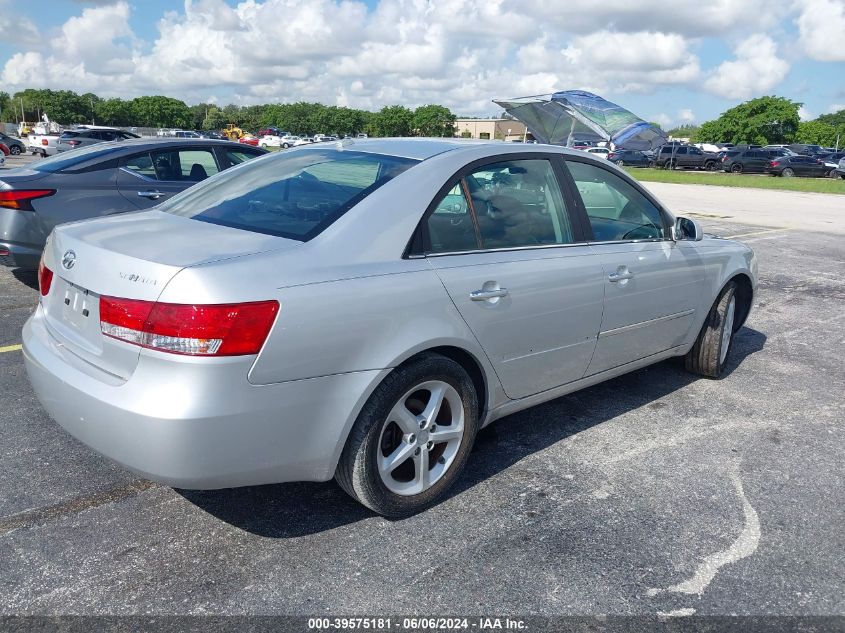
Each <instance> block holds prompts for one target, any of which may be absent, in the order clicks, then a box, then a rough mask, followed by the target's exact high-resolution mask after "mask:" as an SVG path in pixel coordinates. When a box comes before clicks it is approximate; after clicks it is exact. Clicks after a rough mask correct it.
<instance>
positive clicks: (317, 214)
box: [159, 149, 418, 241]
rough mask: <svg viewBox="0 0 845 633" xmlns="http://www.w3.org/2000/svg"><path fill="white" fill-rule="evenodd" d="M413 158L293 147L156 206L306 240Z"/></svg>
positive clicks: (219, 222) (168, 210)
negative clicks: (295, 148) (293, 148)
mask: <svg viewBox="0 0 845 633" xmlns="http://www.w3.org/2000/svg"><path fill="white" fill-rule="evenodd" d="M417 162H418V161H416V160H414V159H410V158H400V157H397V156H387V155H383V154H370V153H366V152H355V151H348V150H336V149H332V150H330V149H307V150H301V151H296V150H293V151H289V152H285V153H283V154H276V155H274V156H272V157H268V158H265V159H263V160H261V161H256V162H255V163H247V164H244V165H242V166H240V167H237V168H234V169H230V170H226V171H225V172H223V173H222V174H221V175H220V176H219V177H217V178H214V179H213V180H211V181H209V182H208V183H207V184H204V185H199V186H197V187H192V188H190V189H188V190H186V191H184V192H183V193H181V194H179V195H177V196H174V197H173V198H171V199H170V200H169V201H168V202H166V203H164V204H163V205H161V206H160V207H159V210H161V211H166V212H168V213H173V214H174V215H180V216H182V217H187V218H193V219H195V220H200V221H202V222H210V223H212V224H220V225H222V226H229V227H232V228H236V229H243V230H246V231H253V232H256V233H264V234H267V235H277V236H279V237H286V238H290V239H295V240H300V241H307V240H310V239H312V238H313V237H315V236H316V235H318V234H319V233H320V232H322V231H323V230H325V229H326V228H327V227H328V226H330V225H331V224H332V223H333V222H335V221H336V220H337V219H338V218H339V217H341V216H342V215H343V214H344V213H346V212H347V211H348V210H349V209H351V208H352V207H353V206H355V205H356V204H357V203H358V202H360V201H361V200H363V199H364V198H365V197H366V196H367V195H369V194H370V193H372V192H373V191H375V190H376V189H378V188H379V187H381V186H383V185H384V184H385V183H387V182H389V181H390V180H392V179H393V178H395V177H396V176H398V175H399V174H401V173H402V172H404V171H405V170H406V169H408V168H410V167H411V166H412V165H415V164H416V163H417Z"/></svg>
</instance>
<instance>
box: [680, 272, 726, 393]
mask: <svg viewBox="0 0 845 633" xmlns="http://www.w3.org/2000/svg"><path fill="white" fill-rule="evenodd" d="M735 326H736V283H735V282H733V281H731V282H728V284H727V285H726V286H725V287H724V288H723V289H722V292H721V293H720V294H719V297H718V298H717V299H716V302H715V303H714V304H713V307H712V308H710V312H709V314H708V315H707V319H706V320H705V321H704V326H703V327H702V328H701V332H699V334H698V338H697V339H696V341H695V344H694V345H693V346H692V349H691V350H690V351H689V352H687V355H686V356H685V357H684V364H685V365H686V368H687V371H690V372H692V373H694V374H699V375H701V376H706V377H708V378H719V377H720V376H721V375H722V370H723V369H724V368H725V361H727V359H728V353H729V352H730V350H731V345H732V344H733V335H734V328H735Z"/></svg>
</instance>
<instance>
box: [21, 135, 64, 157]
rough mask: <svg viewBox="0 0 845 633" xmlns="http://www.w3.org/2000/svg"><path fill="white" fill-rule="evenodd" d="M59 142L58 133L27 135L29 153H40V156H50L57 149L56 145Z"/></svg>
mask: <svg viewBox="0 0 845 633" xmlns="http://www.w3.org/2000/svg"><path fill="white" fill-rule="evenodd" d="M58 143H59V135H58V134H30V135H29V136H28V137H27V146H28V147H27V149H29V152H30V153H31V154H41V155H42V156H44V157H46V156H52V155H53V154H55V153H56V152H57V151H58V150H57V149H56V145H58Z"/></svg>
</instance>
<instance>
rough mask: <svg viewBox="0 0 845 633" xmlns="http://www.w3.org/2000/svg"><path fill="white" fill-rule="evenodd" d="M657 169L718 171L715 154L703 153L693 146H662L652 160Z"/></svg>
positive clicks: (717, 161)
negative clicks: (678, 168)
mask: <svg viewBox="0 0 845 633" xmlns="http://www.w3.org/2000/svg"><path fill="white" fill-rule="evenodd" d="M654 162H655V165H657V166H658V167H665V168H666V169H674V168H676V167H680V168H682V169H690V168H691V169H706V170H707V171H716V170H717V169H719V159H718V158H717V156H716V154H711V153H710V152H703V151H701V150H700V149H699V148H697V147H695V146H694V145H664V146H663V147H661V148H660V151H659V152H658V153H657V156H656V158H655V160H654Z"/></svg>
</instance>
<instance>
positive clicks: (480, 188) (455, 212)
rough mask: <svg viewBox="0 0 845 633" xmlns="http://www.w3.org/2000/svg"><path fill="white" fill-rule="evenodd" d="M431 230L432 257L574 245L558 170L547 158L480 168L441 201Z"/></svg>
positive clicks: (432, 220) (433, 218) (429, 222)
mask: <svg viewBox="0 0 845 633" xmlns="http://www.w3.org/2000/svg"><path fill="white" fill-rule="evenodd" d="M464 191H466V192H468V193H469V200H467V198H466V196H465V194H464ZM427 226H428V233H429V239H430V241H431V251H430V252H433V253H444V252H453V251H462V250H472V249H476V248H482V249H499V248H520V247H526V246H543V245H553V244H571V243H572V242H573V234H572V226H571V224H570V221H569V215H568V213H567V211H566V207H565V206H564V203H563V197H562V196H561V192H560V187H559V186H558V182H557V178H556V176H555V173H554V169H553V168H552V165H551V163H550V162H549V161H548V160H544V159H532V160H514V161H507V162H501V163H494V164H490V165H485V166H483V167H479V168H478V169H476V170H474V171H473V172H472V173H470V174H468V175H467V176H466V177H465V178H463V179H462V181H461V182H460V183H458V184H457V185H455V187H454V188H452V189H451V190H450V191H449V192H447V193H446V195H445V196H443V198H441V199H440V200H439V201H438V202H437V204H436V206H435V209H434V212H433V213H432V214H431V215H430V216H429V218H428V225H427Z"/></svg>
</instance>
